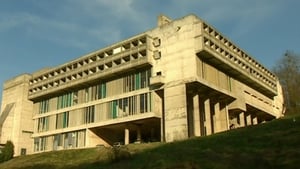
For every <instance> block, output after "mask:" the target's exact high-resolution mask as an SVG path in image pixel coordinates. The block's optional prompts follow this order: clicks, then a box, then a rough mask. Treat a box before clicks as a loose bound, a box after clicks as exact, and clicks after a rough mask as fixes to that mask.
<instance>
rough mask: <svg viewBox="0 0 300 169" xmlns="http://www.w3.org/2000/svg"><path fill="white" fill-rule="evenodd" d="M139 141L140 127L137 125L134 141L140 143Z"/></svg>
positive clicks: (140, 137) (140, 136)
mask: <svg viewBox="0 0 300 169" xmlns="http://www.w3.org/2000/svg"><path fill="white" fill-rule="evenodd" d="M141 141H142V133H141V127H140V126H138V127H137V129H136V142H137V143H141Z"/></svg>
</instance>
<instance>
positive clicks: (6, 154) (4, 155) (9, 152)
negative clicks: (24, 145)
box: [0, 141, 14, 162]
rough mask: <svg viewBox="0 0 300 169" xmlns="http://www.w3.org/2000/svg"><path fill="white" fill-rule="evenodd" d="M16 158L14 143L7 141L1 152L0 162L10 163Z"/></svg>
mask: <svg viewBox="0 0 300 169" xmlns="http://www.w3.org/2000/svg"><path fill="white" fill-rule="evenodd" d="M13 157H14V144H13V143H12V141H7V142H6V144H5V146H4V148H3V149H2V150H1V154H0V162H4V161H8V160H10V159H12V158H13Z"/></svg>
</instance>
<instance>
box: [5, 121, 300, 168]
mask: <svg viewBox="0 0 300 169" xmlns="http://www.w3.org/2000/svg"><path fill="white" fill-rule="evenodd" d="M126 150H128V151H130V153H131V154H132V155H131V156H130V157H128V156H122V157H121V158H119V159H117V160H112V159H113V158H112V156H113V152H112V151H111V149H109V148H104V147H102V148H91V149H82V150H67V151H56V152H47V153H40V154H35V155H27V156H22V157H17V158H14V159H12V160H10V161H8V162H5V163H2V164H0V168H1V169H12V168H14V169H37V168H39V169H41V168H43V169H48V168H49V169H55V168H56V169H58V168H64V169H66V168H68V169H79V168H91V169H97V168H99V169H103V168H110V169H117V168H125V169H126V168H128V169H182V168H183V169H205V168H215V169H232V168H238V169H241V168H243V169H253V168H255V169H260V168H261V169H265V168H285V169H286V168H287V169H293V168H294V169H296V168H297V169H298V168H299V159H300V116H294V117H286V118H282V119H278V120H274V121H271V122H268V123H264V124H260V125H256V126H250V127H245V128H240V129H235V130H231V131H228V132H224V133H219V134H215V135H212V136H207V137H199V138H192V139H189V140H186V141H180V142H174V143H167V144H166V143H151V144H140V145H129V146H127V147H126Z"/></svg>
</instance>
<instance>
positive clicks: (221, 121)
mask: <svg viewBox="0 0 300 169" xmlns="http://www.w3.org/2000/svg"><path fill="white" fill-rule="evenodd" d="M214 109H215V117H216V118H215V119H216V122H215V132H216V133H217V132H221V131H226V130H228V125H229V124H228V123H229V121H228V118H229V117H228V111H227V107H226V105H224V104H223V105H222V106H220V103H219V102H217V103H215V105H214Z"/></svg>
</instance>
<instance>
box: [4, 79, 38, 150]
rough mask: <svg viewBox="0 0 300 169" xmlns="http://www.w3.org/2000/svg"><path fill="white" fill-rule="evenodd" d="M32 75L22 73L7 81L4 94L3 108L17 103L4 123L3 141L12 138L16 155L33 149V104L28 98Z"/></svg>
mask: <svg viewBox="0 0 300 169" xmlns="http://www.w3.org/2000/svg"><path fill="white" fill-rule="evenodd" d="M30 78H31V76H30V75H21V76H18V77H16V78H14V79H12V80H9V81H7V82H5V84H4V87H3V88H4V89H3V96H2V100H3V101H2V110H1V112H3V110H4V109H5V107H6V105H7V104H10V103H15V106H14V107H13V109H12V110H11V111H10V112H9V115H8V117H7V118H6V120H5V121H4V123H3V124H2V131H1V143H2V144H4V143H5V142H6V141H7V140H11V141H12V142H13V143H14V145H15V155H20V153H21V149H22V148H23V149H26V153H28V154H30V153H32V150H33V148H32V147H33V140H32V139H31V134H32V133H33V120H32V112H33V104H32V102H31V101H29V100H28V99H27V94H28V86H29V79H30Z"/></svg>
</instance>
